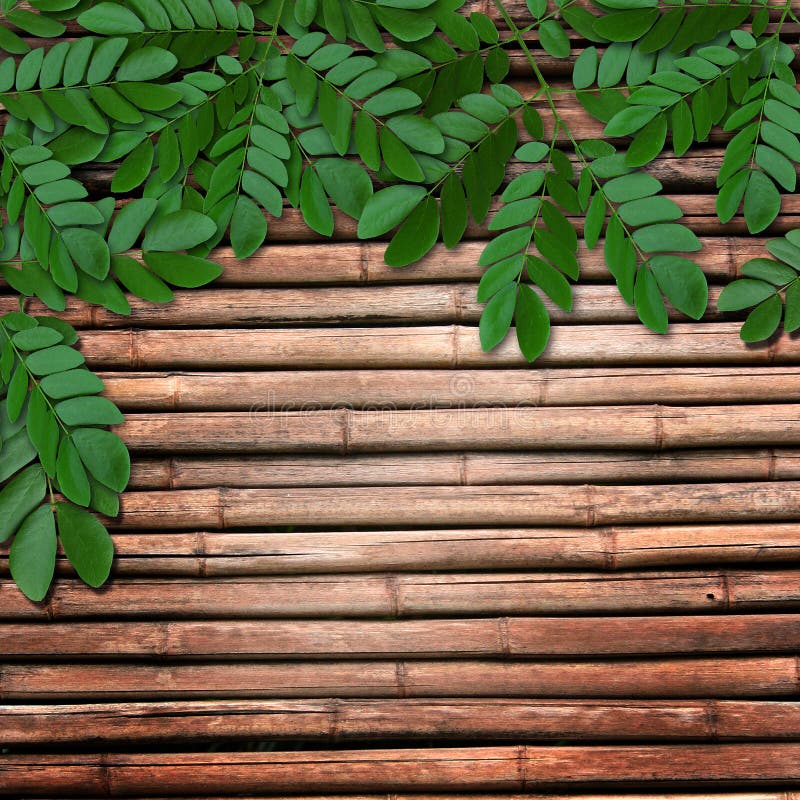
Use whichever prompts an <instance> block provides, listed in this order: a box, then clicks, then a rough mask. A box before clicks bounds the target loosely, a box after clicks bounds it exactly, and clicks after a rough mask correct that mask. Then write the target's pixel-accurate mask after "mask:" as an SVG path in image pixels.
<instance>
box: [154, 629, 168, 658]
mask: <svg viewBox="0 0 800 800" xmlns="http://www.w3.org/2000/svg"><path fill="white" fill-rule="evenodd" d="M157 625H158V628H157V630H158V642H157V644H156V655H157V656H158V657H159V658H162V659H163V658H166V657H167V656H168V655H169V640H170V623H169V622H160V623H157Z"/></svg>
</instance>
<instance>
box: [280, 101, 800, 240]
mask: <svg viewBox="0 0 800 800" xmlns="http://www.w3.org/2000/svg"><path fill="white" fill-rule="evenodd" d="M575 113H576V114H580V115H583V114H584V113H585V112H583V110H582V109H581V110H580V111H578V110H577V109H576V112H575ZM591 135H592V136H602V125H599V129H598V130H592V131H591ZM665 196H666V197H669V198H670V199H672V200H674V201H675V202H676V203H677V204H678V205H679V206H680V208H681V209H682V211H683V213H684V216H683V217H682V221H683V222H684V223H685V224H687V225H688V226H689V227H690V228H691V229H692V231H694V233H696V234H697V235H698V236H721V235H726V234H727V235H731V234H737V235H746V234H747V232H748V231H747V226H746V225H745V221H744V217H743V216H742V214H741V213H738V214H736V215H735V216H734V217H733V219H731V221H730V222H729V223H727V224H726V225H722V224H721V223H720V221H719V219H718V218H717V216H716V213H715V212H714V207H715V202H716V199H715V195H713V194H708V195H700V194H697V195H695V194H672V193H667V194H665ZM499 208H500V202H499V200H497V199H495V200H493V201H492V204H491V207H490V216H489V217H487V220H486V221H485V222H483V223H481V224H480V225H478V224H476V223H475V222H474V221H470V223H469V224H468V225H467V228H466V233H465V236H466V237H468V238H473V239H474V238H486V237H487V236H488V234H489V231H488V227H487V226H488V220H490V219H491V215H492V214H493V213H494V212H496V211H497V210H499ZM781 208H782V211H781V213H780V214H779V215H778V216H777V217H776V218H775V221H774V222H773V223H772V224H771V225H770V227H769V228H768V230H767V233H768V234H770V235H780V234H783V233H786V232H787V231H790V230H792V229H793V228H796V227H797V226H798V221H799V220H798V216H800V197H798V195H793V194H785V195H783V200H782V204H781ZM333 218H334V229H333V234H332V236H331V238H332V239H333V240H335V241H337V242H338V241H353V240H355V239H356V228H357V222H356V221H355V220H354V219H352V218H350V217H347V216H345V215H344V214H343V213H342V212H341V211H339V210H338V209H334V211H333ZM570 221H571V222H572V224H573V227H574V228H575V229H576V231H578V233H582V231H583V216H580V217H570ZM270 238H271V240H272V241H274V242H311V241H321V240H323V239H325V237H324V236H322V235H321V234H318V233H316V232H314V231H312V230H310V229H309V228H308V227H307V226H306V224H305V222H304V220H303V218H302V216H301V214H300V211H299V210H297V209H294V208H291V207H290V208H286V209H285V210H284V212H283V215H282V216H281V219H280V222H279V224H278V223H275V224H273V225H272V228H271V234H270ZM383 238H389V235H387V236H385V237H383Z"/></svg>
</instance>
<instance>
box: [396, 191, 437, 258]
mask: <svg viewBox="0 0 800 800" xmlns="http://www.w3.org/2000/svg"><path fill="white" fill-rule="evenodd" d="M438 235H439V205H438V204H437V202H436V199H435V198H433V197H430V196H428V197H426V198H425V199H424V200H423V201H422V202H421V203H420V204H419V205H418V206H417V207H416V208H415V209H414V210H413V211H412V212H411V213H410V214H409V215H408V217H407V218H406V220H405V222H403V224H402V225H401V226H400V228H399V229H398V231H397V233H396V234H395V235H394V236H393V237H392V241H391V242H390V243H389V246H388V247H387V248H386V252H385V254H384V261H385V262H386V263H387V264H388V265H389V266H390V267H405V266H407V265H408V264H412V263H414V262H415V261H418V260H419V259H420V258H422V256H424V255H425V253H427V252H428V251H429V250H430V249H431V248H432V247H433V245H434V244H436V239H437V237H438Z"/></svg>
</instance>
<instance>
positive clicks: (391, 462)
mask: <svg viewBox="0 0 800 800" xmlns="http://www.w3.org/2000/svg"><path fill="white" fill-rule="evenodd" d="M221 475H224V476H225V482H226V483H228V484H230V485H233V486H239V487H242V488H244V487H248V488H269V487H291V486H376V485H380V486H419V485H423V486H431V485H447V486H453V485H455V486H487V485H498V484H499V485H503V484H541V483H587V482H588V483H670V482H674V481H680V482H703V481H715V482H721V481H726V480H731V481H741V480H747V481H768V480H783V481H785V480H800V450H790V449H782V448H781V449H778V448H758V449H741V450H734V449H717V450H673V451H666V452H659V453H649V452H640V451H631V452H624V451H609V452H590V451H587V452H580V451H571V452H568V453H562V452H554V453H553V452H544V451H542V452H515V453H513V454H509V453H481V452H461V453H458V452H455V453H431V454H427V453H410V454H397V455H392V454H380V455H371V454H367V455H355V456H309V455H299V456H284V455H262V456H241V457H237V456H229V457H218V456H210V457H207V458H203V457H197V456H195V457H193V456H186V457H182V456H174V457H172V458H161V459H158V458H147V459H145V458H136V459H134V462H133V465H132V470H131V482H130V484H129V486H130V488H131V489H199V488H208V487H213V486H218V485H219V483H220V476H221Z"/></svg>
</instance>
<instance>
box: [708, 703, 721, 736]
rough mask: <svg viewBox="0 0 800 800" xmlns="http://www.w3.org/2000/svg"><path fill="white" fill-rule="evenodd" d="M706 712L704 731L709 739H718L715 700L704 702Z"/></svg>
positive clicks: (717, 712) (717, 717)
mask: <svg viewBox="0 0 800 800" xmlns="http://www.w3.org/2000/svg"><path fill="white" fill-rule="evenodd" d="M705 712H706V733H707V735H708V736H709V737H710V738H711V739H719V725H718V722H719V711H718V709H717V703H716V701H715V700H707V701H706V703H705Z"/></svg>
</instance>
